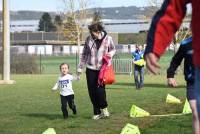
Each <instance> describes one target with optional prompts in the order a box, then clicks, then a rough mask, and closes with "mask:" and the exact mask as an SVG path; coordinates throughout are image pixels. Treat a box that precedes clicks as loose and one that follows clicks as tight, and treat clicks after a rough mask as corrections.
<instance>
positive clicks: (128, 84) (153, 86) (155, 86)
mask: <svg viewBox="0 0 200 134" xmlns="http://www.w3.org/2000/svg"><path fill="white" fill-rule="evenodd" d="M113 85H119V86H135V83H126V82H116V83H114V84H113ZM144 87H150V88H170V87H168V86H167V85H166V84H157V83H144ZM177 88H186V86H185V85H178V86H177V87H175V88H171V89H177Z"/></svg>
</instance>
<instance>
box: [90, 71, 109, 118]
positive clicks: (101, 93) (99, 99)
mask: <svg viewBox="0 0 200 134" xmlns="http://www.w3.org/2000/svg"><path fill="white" fill-rule="evenodd" d="M98 75H99V71H96V70H91V69H88V68H87V69H86V78H87V86H88V92H89V96H90V100H91V102H92V104H93V110H94V115H98V114H101V111H100V109H104V108H106V107H107V106H108V104H107V101H106V91H105V85H103V86H98Z"/></svg>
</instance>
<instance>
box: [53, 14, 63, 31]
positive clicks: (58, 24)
mask: <svg viewBox="0 0 200 134" xmlns="http://www.w3.org/2000/svg"><path fill="white" fill-rule="evenodd" d="M54 25H55V26H56V30H57V31H61V30H62V28H63V20H62V18H61V16H60V15H56V16H55V18H54Z"/></svg>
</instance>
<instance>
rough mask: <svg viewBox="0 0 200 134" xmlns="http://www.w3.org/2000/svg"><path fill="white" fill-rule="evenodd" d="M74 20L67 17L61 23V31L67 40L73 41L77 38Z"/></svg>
mask: <svg viewBox="0 0 200 134" xmlns="http://www.w3.org/2000/svg"><path fill="white" fill-rule="evenodd" d="M76 30H77V29H76V25H75V21H74V19H73V18H72V17H67V19H66V21H65V22H64V24H63V32H64V36H65V38H66V39H67V40H68V41H72V42H74V43H76V42H77V40H78V37H77V36H78V35H77V31H76Z"/></svg>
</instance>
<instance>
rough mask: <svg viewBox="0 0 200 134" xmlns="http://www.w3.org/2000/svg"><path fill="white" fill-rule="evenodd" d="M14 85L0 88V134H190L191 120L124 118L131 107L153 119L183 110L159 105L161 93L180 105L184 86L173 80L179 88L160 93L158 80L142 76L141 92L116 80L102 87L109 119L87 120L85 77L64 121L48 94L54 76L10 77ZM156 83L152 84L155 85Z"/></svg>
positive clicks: (161, 79)
mask: <svg viewBox="0 0 200 134" xmlns="http://www.w3.org/2000/svg"><path fill="white" fill-rule="evenodd" d="M12 79H14V80H16V81H17V83H16V84H14V85H1V86H0V103H1V104H0V108H1V110H0V119H1V120H0V133H1V134H40V133H42V132H43V131H44V130H45V129H47V128H49V127H53V128H55V130H56V132H57V134H70V133H72V134H94V133H98V134H118V133H120V132H121V129H122V128H123V127H124V125H126V123H132V124H134V125H138V126H139V128H140V131H141V133H142V134H169V133H173V134H191V133H192V128H191V127H192V126H191V115H190V114H189V115H182V116H170V117H151V116H150V117H145V118H130V117H129V111H130V108H131V106H132V104H135V105H137V106H139V107H141V108H143V109H145V110H146V111H148V112H150V113H151V114H153V115H160V114H169V113H180V112H182V108H183V104H181V105H169V104H165V98H166V95H167V93H171V94H172V95H174V96H177V97H178V98H180V99H181V100H182V101H184V100H185V89H184V80H183V77H182V76H178V77H177V79H178V83H179V87H177V88H175V89H169V88H167V87H166V84H165V83H166V81H165V76H164V75H159V76H154V77H153V76H151V75H148V76H145V88H144V89H143V90H140V91H138V90H135V87H134V84H133V76H132V77H131V76H128V75H117V82H116V83H115V84H113V85H109V86H107V89H106V90H107V98H108V103H109V110H110V112H111V117H110V118H109V119H101V120H97V121H95V120H92V119H91V117H92V105H91V103H90V100H89V97H88V93H87V87H86V82H85V76H84V75H82V77H81V80H80V81H79V82H74V83H73V84H74V90H75V101H76V105H77V110H78V114H77V115H76V116H74V115H72V112H71V111H70V112H69V114H70V116H69V118H68V119H67V120H64V119H63V118H62V113H61V110H60V100H59V93H58V92H51V88H52V86H53V85H54V83H55V81H56V79H57V75H14V76H12ZM155 83H156V84H155Z"/></svg>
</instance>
